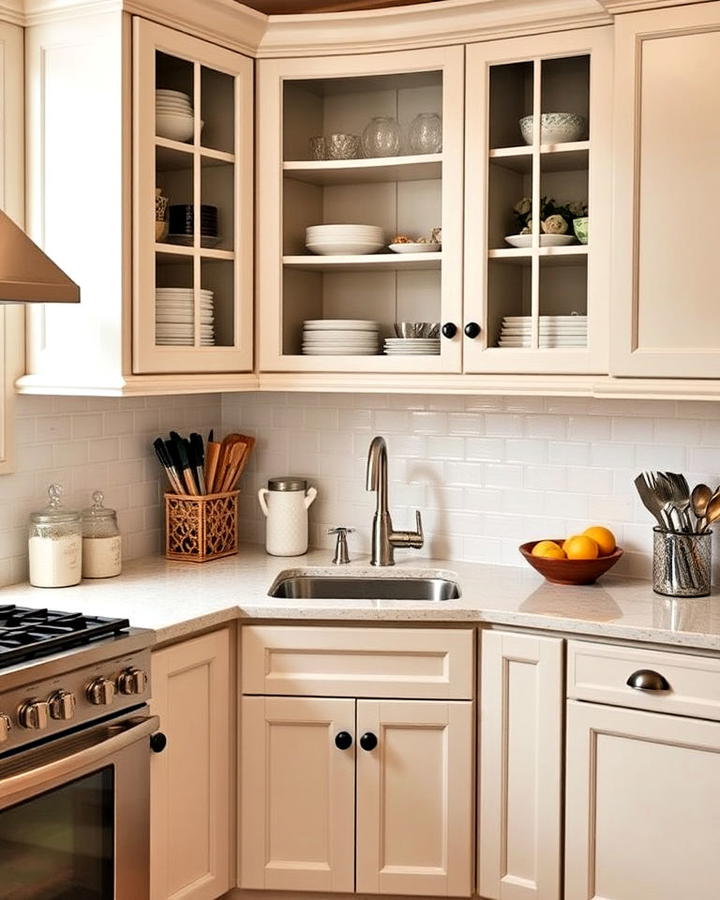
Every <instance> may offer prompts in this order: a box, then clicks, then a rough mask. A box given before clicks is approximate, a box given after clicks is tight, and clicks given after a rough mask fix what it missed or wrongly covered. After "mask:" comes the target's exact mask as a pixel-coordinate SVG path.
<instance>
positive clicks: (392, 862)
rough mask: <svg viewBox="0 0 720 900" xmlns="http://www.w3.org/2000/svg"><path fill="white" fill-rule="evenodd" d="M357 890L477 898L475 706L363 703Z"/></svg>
mask: <svg viewBox="0 0 720 900" xmlns="http://www.w3.org/2000/svg"><path fill="white" fill-rule="evenodd" d="M357 719H358V723H357V735H358V749H357V778H358V791H357V891H358V893H363V894H409V895H415V896H434V897H468V896H470V895H471V894H472V868H473V866H472V843H473V802H472V788H471V786H472V784H473V772H472V765H473V734H472V727H473V726H472V723H473V704H472V702H471V701H457V702H451V703H442V702H439V701H431V702H424V701H419V700H401V701H394V700H380V701H372V700H358V712H357Z"/></svg>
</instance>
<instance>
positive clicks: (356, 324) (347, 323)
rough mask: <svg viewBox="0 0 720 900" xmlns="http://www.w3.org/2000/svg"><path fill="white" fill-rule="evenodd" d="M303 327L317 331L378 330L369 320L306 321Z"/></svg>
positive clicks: (374, 323) (376, 324)
mask: <svg viewBox="0 0 720 900" xmlns="http://www.w3.org/2000/svg"><path fill="white" fill-rule="evenodd" d="M303 325H304V326H305V328H306V329H313V330H317V331H328V330H329V331H333V330H341V331H344V330H350V331H377V330H378V328H379V325H378V323H377V322H373V321H372V320H371V319H306V320H305V321H304V322H303Z"/></svg>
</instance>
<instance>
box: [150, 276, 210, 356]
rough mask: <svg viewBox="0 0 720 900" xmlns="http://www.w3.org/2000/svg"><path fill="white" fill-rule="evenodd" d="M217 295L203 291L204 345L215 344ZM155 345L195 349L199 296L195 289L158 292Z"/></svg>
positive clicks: (164, 288)
mask: <svg viewBox="0 0 720 900" xmlns="http://www.w3.org/2000/svg"><path fill="white" fill-rule="evenodd" d="M214 321H215V313H214V295H213V292H212V291H205V290H201V291H200V346H201V347H212V346H213V345H214V344H215V326H214ZM155 343H156V344H157V346H158V347H192V346H193V345H194V343H195V297H194V294H193V289H192V288H180V287H177V288H173V287H163V288H157V289H156V290H155Z"/></svg>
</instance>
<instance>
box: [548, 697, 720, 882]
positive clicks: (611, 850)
mask: <svg viewBox="0 0 720 900" xmlns="http://www.w3.org/2000/svg"><path fill="white" fill-rule="evenodd" d="M566 791H567V796H566V801H567V805H566V852H565V860H566V862H565V898H566V900H588V898H597V900H601V898H602V900H678V898H680V897H687V898H690V897H692V900H716V898H717V896H718V885H720V854H719V853H718V849H719V847H720V723H718V722H708V721H704V720H700V719H688V718H684V717H681V716H671V715H661V714H659V713H651V712H645V711H641V710H635V709H622V708H617V707H610V706H601V705H594V704H587V703H582V702H577V701H569V702H568V704H567V785H566Z"/></svg>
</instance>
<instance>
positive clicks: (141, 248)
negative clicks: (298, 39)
mask: <svg viewBox="0 0 720 900" xmlns="http://www.w3.org/2000/svg"><path fill="white" fill-rule="evenodd" d="M134 29H135V31H134V51H135V52H134V72H133V75H134V92H133V112H134V147H133V158H134V187H133V190H134V196H133V204H134V209H133V212H134V243H133V250H134V285H133V288H134V290H133V298H134V302H133V323H132V335H133V341H132V345H133V371H134V372H135V373H137V374H144V373H151V372H163V373H172V372H177V373H185V372H187V373H191V372H207V373H212V372H239V371H247V370H251V369H252V366H253V333H252V325H253V296H252V291H253V218H252V217H253V64H252V61H251V60H250V59H248V58H246V57H244V56H242V55H240V54H238V53H233V52H230V51H228V50H224V49H221V48H219V47H216V46H215V45H214V44H210V43H207V42H205V41H200V40H197V39H195V38H192V37H189V36H187V35H184V34H181V33H180V32H177V31H173V30H171V29H168V28H164V27H162V26H160V25H155V24H153V23H150V22H147V21H145V20H143V19H139V18H135V19H134Z"/></svg>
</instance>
